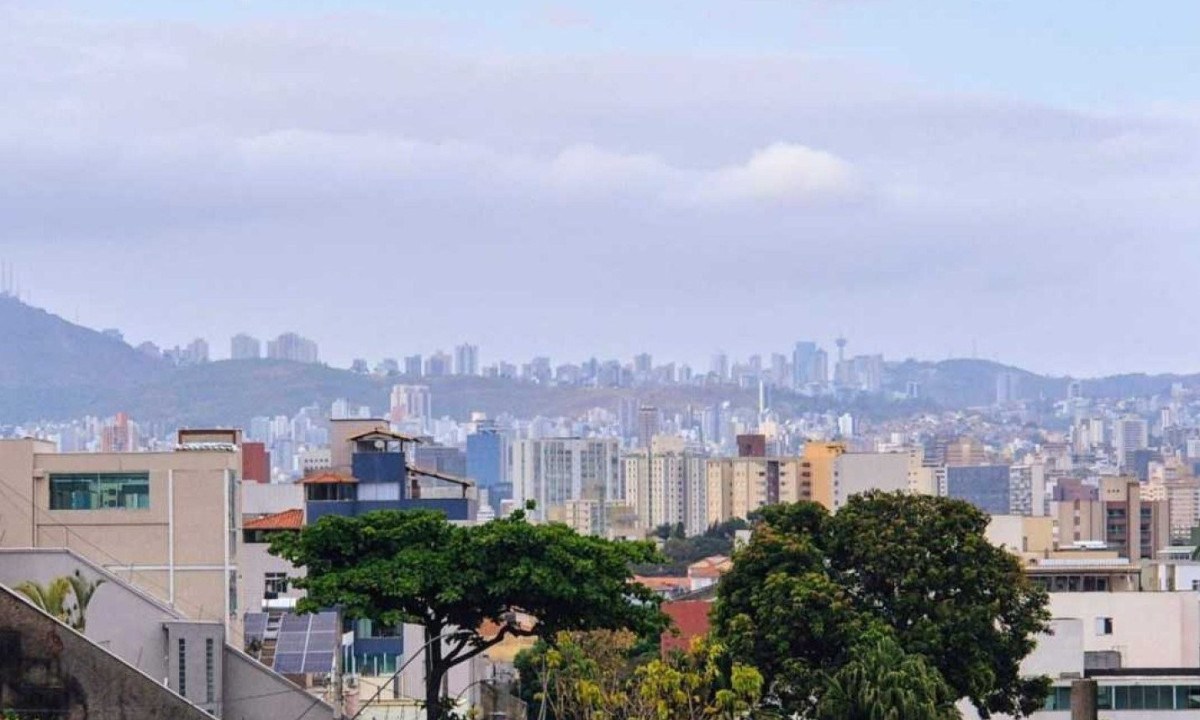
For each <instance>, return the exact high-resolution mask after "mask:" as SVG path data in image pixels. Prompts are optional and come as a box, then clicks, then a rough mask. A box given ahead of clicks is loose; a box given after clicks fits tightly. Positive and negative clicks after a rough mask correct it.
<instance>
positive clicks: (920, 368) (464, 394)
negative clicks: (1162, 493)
mask: <svg viewBox="0 0 1200 720" xmlns="http://www.w3.org/2000/svg"><path fill="white" fill-rule="evenodd" d="M0 337H2V338H4V342H2V343H0V424H3V423H9V424H11V423H21V422H27V421H33V420H67V419H73V418H79V417H83V416H85V415H98V416H106V415H112V414H114V413H116V412H118V411H124V412H128V413H130V414H131V415H133V416H134V417H136V418H138V419H139V420H143V421H148V422H162V423H165V424H167V425H172V424H177V425H192V426H196V425H244V424H245V423H246V422H247V421H248V420H249V419H250V418H251V417H253V416H256V415H291V414H293V413H295V412H296V411H297V410H298V409H299V408H301V407H303V406H305V405H312V404H314V403H315V404H317V405H319V406H320V407H322V408H328V407H329V405H330V404H331V403H332V402H333V401H334V400H336V399H338V398H346V399H347V400H349V401H351V402H352V403H355V404H358V405H368V406H370V407H371V408H372V410H374V411H375V412H376V413H381V412H383V411H384V410H385V409H386V408H387V405H388V393H389V390H390V388H391V386H392V385H393V384H396V383H405V382H420V383H422V384H425V385H429V386H430V388H431V390H432V394H433V401H434V411H435V413H436V414H437V415H439V416H443V415H448V416H450V417H454V418H459V419H465V418H466V417H468V415H469V414H470V413H471V412H472V411H483V412H486V413H488V414H489V415H498V414H500V413H505V412H507V413H512V414H513V415H516V416H518V417H532V416H535V415H543V416H549V417H556V416H564V415H565V416H575V415H579V414H581V413H583V412H585V411H587V410H589V409H591V408H594V407H602V408H608V409H610V410H615V409H616V408H617V407H619V405H620V403H621V401H622V400H635V401H637V402H639V403H645V404H651V405H656V406H658V407H661V408H663V409H666V410H682V409H684V408H686V407H689V406H691V407H693V408H696V409H699V408H703V407H707V406H712V405H714V404H718V403H722V402H726V401H728V402H730V403H731V404H732V405H733V406H734V407H753V406H754V405H755V404H756V402H757V397H756V393H755V392H754V391H753V390H744V389H737V388H731V387H727V386H726V387H717V388H714V387H692V386H688V387H682V386H675V387H656V388H556V387H545V386H541V385H536V384H533V383H527V382H522V381H517V380H501V379H489V378H482V377H440V378H420V379H416V378H404V377H393V378H380V377H373V376H366V375H356V374H354V373H351V372H349V371H347V370H339V369H335V368H330V367H327V366H324V365H304V364H300V363H293V362H283V361H274V360H248V361H247V360H242V361H222V362H213V363H206V364H203V365H197V366H191V367H180V368H177V367H174V366H172V365H169V364H168V363H166V362H164V361H161V360H156V359H154V358H151V357H148V356H146V355H144V354H142V353H139V352H137V351H136V350H134V349H133V348H131V347H130V346H129V345H127V344H125V343H124V342H121V341H120V340H117V339H115V338H112V337H109V336H106V335H104V334H102V333H99V332H96V331H95V330H91V329H89V328H85V327H81V326H79V325H75V324H72V323H70V322H67V321H65V320H63V319H62V318H59V317H57V316H55V315H52V314H50V313H47V312H45V311H44V310H40V309H37V308H33V307H30V306H28V305H25V304H23V303H20V302H18V301H17V300H15V299H13V298H8V297H0ZM1000 373H1013V374H1014V375H1016V376H1017V378H1018V392H1019V395H1020V396H1021V397H1023V398H1031V399H1036V398H1046V399H1058V398H1061V397H1063V396H1064V395H1065V394H1066V384H1067V381H1066V379H1064V378H1055V377H1045V376H1041V375H1037V374H1034V373H1030V372H1028V371H1026V370H1022V369H1020V368H1015V367H1011V366H1006V365H1001V364H999V363H994V362H990V361H985V360H947V361H943V362H921V361H916V360H907V361H904V362H899V363H888V364H887V366H886V369H885V374H884V387H885V389H886V390H888V391H893V392H899V393H903V391H904V390H905V388H906V387H907V384H908V383H909V382H917V383H919V384H920V388H921V400H919V401H917V402H907V401H906V402H903V403H900V402H894V401H887V400H884V399H883V398H880V397H871V398H864V397H856V398H852V399H842V400H838V401H834V400H832V399H828V398H820V399H813V398H807V397H801V396H797V395H794V394H791V393H788V392H784V391H777V392H775V393H774V394H773V403H774V406H775V407H776V408H778V409H779V410H780V411H782V412H784V413H785V414H786V413H790V412H800V411H810V410H816V411H826V410H833V409H836V410H838V411H843V410H849V411H851V412H854V413H855V414H859V415H865V416H868V417H888V416H891V417H895V416H899V415H906V414H909V413H911V412H913V411H915V410H918V409H924V408H930V407H935V406H941V407H970V406H979V405H987V404H990V403H991V402H992V401H993V400H994V399H995V391H996V377H997V375H999V374H1000ZM1197 381H1200V376H1197V375H1188V376H1181V375H1155V376H1147V375H1120V376H1114V377H1108V378H1099V379H1095V380H1088V381H1085V382H1084V392H1085V393H1086V394H1088V395H1090V396H1094V397H1127V396H1134V395H1149V394H1153V393H1160V392H1165V391H1166V390H1168V389H1169V388H1170V386H1171V384H1172V383H1173V382H1184V383H1189V384H1194V383H1196V382H1197Z"/></svg>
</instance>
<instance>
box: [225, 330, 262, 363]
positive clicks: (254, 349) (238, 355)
mask: <svg viewBox="0 0 1200 720" xmlns="http://www.w3.org/2000/svg"><path fill="white" fill-rule="evenodd" d="M229 357H230V359H232V360H258V359H259V358H261V357H262V343H261V342H259V340H258V338H255V337H251V336H249V335H246V334H245V333H239V334H237V335H234V336H233V339H232V340H230V341H229Z"/></svg>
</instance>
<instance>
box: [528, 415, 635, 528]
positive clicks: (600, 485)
mask: <svg viewBox="0 0 1200 720" xmlns="http://www.w3.org/2000/svg"><path fill="white" fill-rule="evenodd" d="M511 457H512V460H511V462H512V481H513V497H514V500H516V502H517V503H518V504H522V503H525V502H527V501H529V500H533V501H534V502H535V503H536V508H535V509H534V511H533V514H534V517H536V518H537V519H539V520H545V519H547V518H548V517H549V510H550V509H551V508H554V507H556V506H562V505H565V504H567V503H569V502H571V501H576V500H587V501H591V502H593V503H597V504H598V505H599V507H600V508H601V511H603V508H604V507H605V506H606V505H607V504H608V503H619V504H624V503H625V488H624V486H623V485H622V484H621V467H620V464H621V457H620V443H619V442H618V441H617V439H616V438H579V437H567V438H541V439H526V440H514V441H513V442H512V445H511ZM600 525H603V522H601V523H600Z"/></svg>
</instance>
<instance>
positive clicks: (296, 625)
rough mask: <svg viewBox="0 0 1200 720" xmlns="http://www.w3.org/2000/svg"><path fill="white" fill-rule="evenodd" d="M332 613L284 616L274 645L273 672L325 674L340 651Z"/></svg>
mask: <svg viewBox="0 0 1200 720" xmlns="http://www.w3.org/2000/svg"><path fill="white" fill-rule="evenodd" d="M340 635H341V633H340V632H338V616H337V613H335V612H323V613H318V614H316V615H293V614H291V613H289V614H287V615H284V616H283V618H282V620H281V621H280V624H279V639H278V640H277V641H276V643H275V672H279V673H284V674H287V675H300V674H303V673H318V674H328V673H331V672H333V663H334V660H335V658H336V657H337V653H338V651H339V649H340V647H341V638H340Z"/></svg>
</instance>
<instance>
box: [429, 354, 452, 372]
mask: <svg viewBox="0 0 1200 720" xmlns="http://www.w3.org/2000/svg"><path fill="white" fill-rule="evenodd" d="M451 363H452V359H451V357H450V356H449V355H447V354H446V353H444V352H442V351H441V350H438V351H437V352H435V353H434V354H432V355H430V356H429V357H428V358H427V359H426V360H425V375H426V376H427V377H443V376H445V375H449V374H450V369H451Z"/></svg>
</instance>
